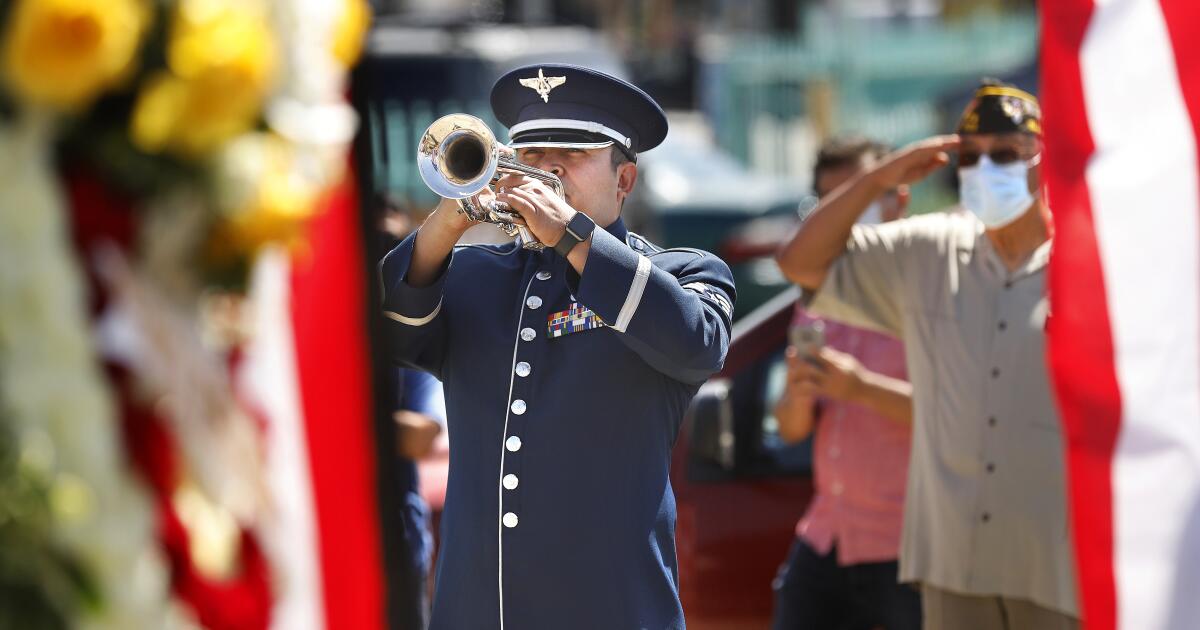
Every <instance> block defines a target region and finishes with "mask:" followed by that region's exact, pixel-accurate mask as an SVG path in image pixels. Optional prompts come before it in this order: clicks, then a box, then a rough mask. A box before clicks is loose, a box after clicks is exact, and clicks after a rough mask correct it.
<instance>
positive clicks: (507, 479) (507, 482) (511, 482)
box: [502, 474, 520, 490]
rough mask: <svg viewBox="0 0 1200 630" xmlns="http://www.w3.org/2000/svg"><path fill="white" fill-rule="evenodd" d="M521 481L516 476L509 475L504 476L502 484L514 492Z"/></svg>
mask: <svg viewBox="0 0 1200 630" xmlns="http://www.w3.org/2000/svg"><path fill="white" fill-rule="evenodd" d="M519 481H520V480H518V479H517V476H516V475H512V474H509V475H504V479H503V480H502V483H503V484H504V487H505V488H506V489H508V490H512V489H513V488H516V487H517V483H518V482H519Z"/></svg>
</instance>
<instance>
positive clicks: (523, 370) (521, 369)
mask: <svg viewBox="0 0 1200 630" xmlns="http://www.w3.org/2000/svg"><path fill="white" fill-rule="evenodd" d="M532 370H533V368H532V367H531V366H530V365H529V364H528V363H526V362H524V361H521V362H520V363H518V364H517V369H516V370H515V371H516V373H517V376H520V377H522V378H524V377H526V376H529V373H530V372H531V371H532Z"/></svg>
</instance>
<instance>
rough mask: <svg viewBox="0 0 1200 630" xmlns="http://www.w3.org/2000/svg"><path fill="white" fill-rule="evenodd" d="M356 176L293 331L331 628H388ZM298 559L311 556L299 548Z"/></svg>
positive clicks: (316, 241) (310, 254)
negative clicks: (300, 554)
mask: <svg viewBox="0 0 1200 630" xmlns="http://www.w3.org/2000/svg"><path fill="white" fill-rule="evenodd" d="M352 183H353V178H350V177H348V178H347V180H346V182H345V184H344V185H343V186H341V187H340V188H339V190H338V191H337V192H336V193H335V194H334V195H333V196H332V199H331V200H330V203H329V207H328V208H326V209H325V211H324V212H322V213H321V214H320V215H319V216H318V217H317V218H316V219H315V220H314V222H313V224H312V225H311V226H310V228H309V243H308V245H309V247H308V250H307V251H306V252H304V253H303V254H301V255H300V256H298V257H297V260H296V261H295V263H294V268H293V278H292V296H293V297H292V300H293V301H292V324H293V328H294V330H295V340H296V363H297V372H298V380H299V383H300V388H299V389H300V392H301V396H302V400H303V403H302V408H303V413H304V421H305V432H306V434H307V442H308V449H309V463H310V470H311V476H312V486H313V488H312V489H313V496H314V503H315V509H316V523H317V527H316V529H317V531H318V538H319V547H320V548H319V551H318V555H319V557H320V559H321V563H320V564H321V577H322V584H323V590H324V599H325V621H326V624H325V627H327V628H330V629H331V630H340V629H342V628H353V629H354V630H382V629H383V628H384V627H385V603H384V591H385V588H384V570H383V566H382V563H383V553H382V545H381V541H380V526H379V523H380V521H379V513H378V508H377V505H376V497H377V494H376V479H375V464H374V460H375V458H374V449H373V447H372V437H371V424H370V423H371V418H372V412H371V408H370V401H371V394H370V385H369V365H370V362H369V360H368V356H367V337H366V330H365V327H366V321H367V319H366V316H365V311H364V310H363V309H364V308H366V304H367V300H366V297H365V296H366V293H365V292H366V287H365V286H364V285H363V282H364V279H363V277H362V276H363V274H362V261H361V257H362V242H361V235H360V234H359V231H358V230H359V225H358V218H357V208H356V204H355V198H354V193H353V188H352ZM297 552H298V553H300V552H302V550H297Z"/></svg>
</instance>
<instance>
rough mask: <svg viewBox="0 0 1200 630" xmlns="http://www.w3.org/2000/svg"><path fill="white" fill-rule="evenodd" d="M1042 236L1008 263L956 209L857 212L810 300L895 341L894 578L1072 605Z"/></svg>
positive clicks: (1046, 247) (1069, 608) (818, 310)
mask: <svg viewBox="0 0 1200 630" xmlns="http://www.w3.org/2000/svg"><path fill="white" fill-rule="evenodd" d="M1049 254H1050V243H1049V242H1047V243H1045V244H1043V245H1042V246H1041V247H1040V248H1038V249H1037V250H1036V251H1035V252H1034V254H1033V255H1032V256H1031V257H1030V260H1029V261H1028V262H1027V263H1026V264H1025V266H1024V267H1022V268H1021V269H1018V270H1016V271H1015V272H1011V273H1010V272H1009V271H1008V270H1007V269H1006V268H1005V266H1004V264H1003V263H1002V262H1001V260H1000V258H999V257H998V255H997V254H996V252H995V250H994V248H993V247H992V244H991V241H990V240H988V238H987V236H986V235H985V234H984V227H983V224H982V223H980V222H979V220H978V219H976V218H975V217H974V216H973V215H970V214H966V213H937V214H932V215H925V216H921V217H914V218H911V219H905V220H901V221H893V222H891V223H886V224H883V225H878V226H855V227H854V231H853V233H852V234H851V237H850V240H849V242H848V243H847V248H846V252H845V254H843V255H842V256H841V257H840V258H839V259H838V260H837V261H836V262H835V263H834V264H833V266H832V267H830V270H829V274H828V276H827V277H826V280H825V284H824V285H823V286H822V287H821V289H820V290H819V291H818V292H816V294H815V295H813V296H810V297H811V298H812V301H811V302H810V304H809V310H810V311H811V312H813V313H815V314H819V315H823V316H826V317H830V318H833V319H840V320H843V321H845V322H847V323H850V324H855V325H859V326H865V327H871V328H875V329H878V330H881V331H883V332H887V333H890V334H892V335H895V336H897V337H899V338H901V339H902V340H903V341H904V344H905V347H906V348H907V352H908V374H909V378H910V379H911V381H912V384H913V418H914V426H913V444H912V460H911V463H910V465H909V477H908V495H907V499H906V502H905V514H904V532H903V536H902V541H901V549H900V579H901V580H902V581H920V582H925V583H928V584H930V585H932V586H935V587H938V588H942V589H946V590H950V591H956V592H960V593H966V594H975V595H1000V596H1005V597H1014V598H1023V599H1027V600H1031V601H1033V602H1034V603H1036V604H1038V605H1041V606H1044V607H1047V608H1051V609H1054V610H1058V611H1061V612H1064V613H1068V614H1071V615H1075V616H1078V614H1079V613H1078V610H1079V609H1078V605H1077V603H1076V596H1075V577H1074V561H1073V555H1072V550H1071V545H1070V540H1069V538H1068V522H1067V507H1066V492H1065V480H1064V477H1063V441H1062V435H1061V433H1060V429H1059V421H1058V414H1057V411H1056V410H1055V407H1054V401H1053V399H1052V398H1051V392H1050V380H1049V374H1048V373H1047V367H1046V357H1045V353H1044V347H1045V323H1046V316H1047V314H1048V304H1047V298H1046V291H1045V287H1046V274H1045V268H1046V262H1047V260H1048V258H1049Z"/></svg>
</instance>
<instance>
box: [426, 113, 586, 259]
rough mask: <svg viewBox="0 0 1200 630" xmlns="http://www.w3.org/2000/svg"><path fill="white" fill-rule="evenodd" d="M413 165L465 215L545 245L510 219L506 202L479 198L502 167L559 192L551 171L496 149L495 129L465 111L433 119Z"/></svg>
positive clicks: (527, 244) (528, 245)
mask: <svg viewBox="0 0 1200 630" xmlns="http://www.w3.org/2000/svg"><path fill="white" fill-rule="evenodd" d="M417 168H418V170H419V171H420V172H421V179H423V180H425V185H426V186H429V188H430V190H432V191H433V192H435V193H437V194H438V195H440V196H442V197H445V198H447V199H457V200H458V208H459V212H462V213H464V214H466V215H467V216H468V217H470V218H471V220H473V221H486V222H488V223H495V224H496V225H498V226H499V227H500V229H501V230H503V231H504V233H505V234H507V235H509V236H514V237H515V236H518V235H520V237H521V246H522V247H524V248H525V249H534V250H540V249H543V248H545V247H546V246H545V244H543V243H541V242H539V241H538V240H537V239H536V238H534V236H533V234H532V233H530V232H529V229H528V228H526V227H525V226H523V225H517V224H516V223H515V222H514V220H515V219H516V218H517V216H518V215H517V214H516V213H514V212H513V211H512V208H510V207H509V206H508V204H505V203H500V202H495V201H493V202H484V201H482V200H480V199H479V193H480V192H482V191H483V189H484V188H486V187H488V186H490V185H492V184H494V183H495V182H496V180H498V179H500V177H502V176H503V175H505V174H507V173H519V174H521V175H525V176H527V177H532V178H535V179H539V180H541V181H543V182H545V183H546V184H547V185H549V186H550V187H551V188H553V189H554V192H555V193H556V194H558V196H560V197H561V196H563V185H562V182H561V181H559V179H558V176H556V175H554V174H553V173H548V172H546V171H543V170H541V169H536V168H533V167H532V166H526V165H524V164H521V163H520V162H517V161H516V160H514V159H513V158H511V157H509V156H507V155H504V154H502V153H501V152H500V145H499V144H497V143H496V137H495V135H493V134H492V131H491V130H490V129H488V126H487V125H486V124H485V123H484V122H483V121H482V120H480V119H478V118H476V117H474V116H471V115H470V114H450V115H449V116H442V117H441V118H439V119H437V120H435V121H433V124H432V125H429V128H428V129H426V130H425V134H424V135H422V136H421V142H420V143H419V144H418V145H417Z"/></svg>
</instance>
